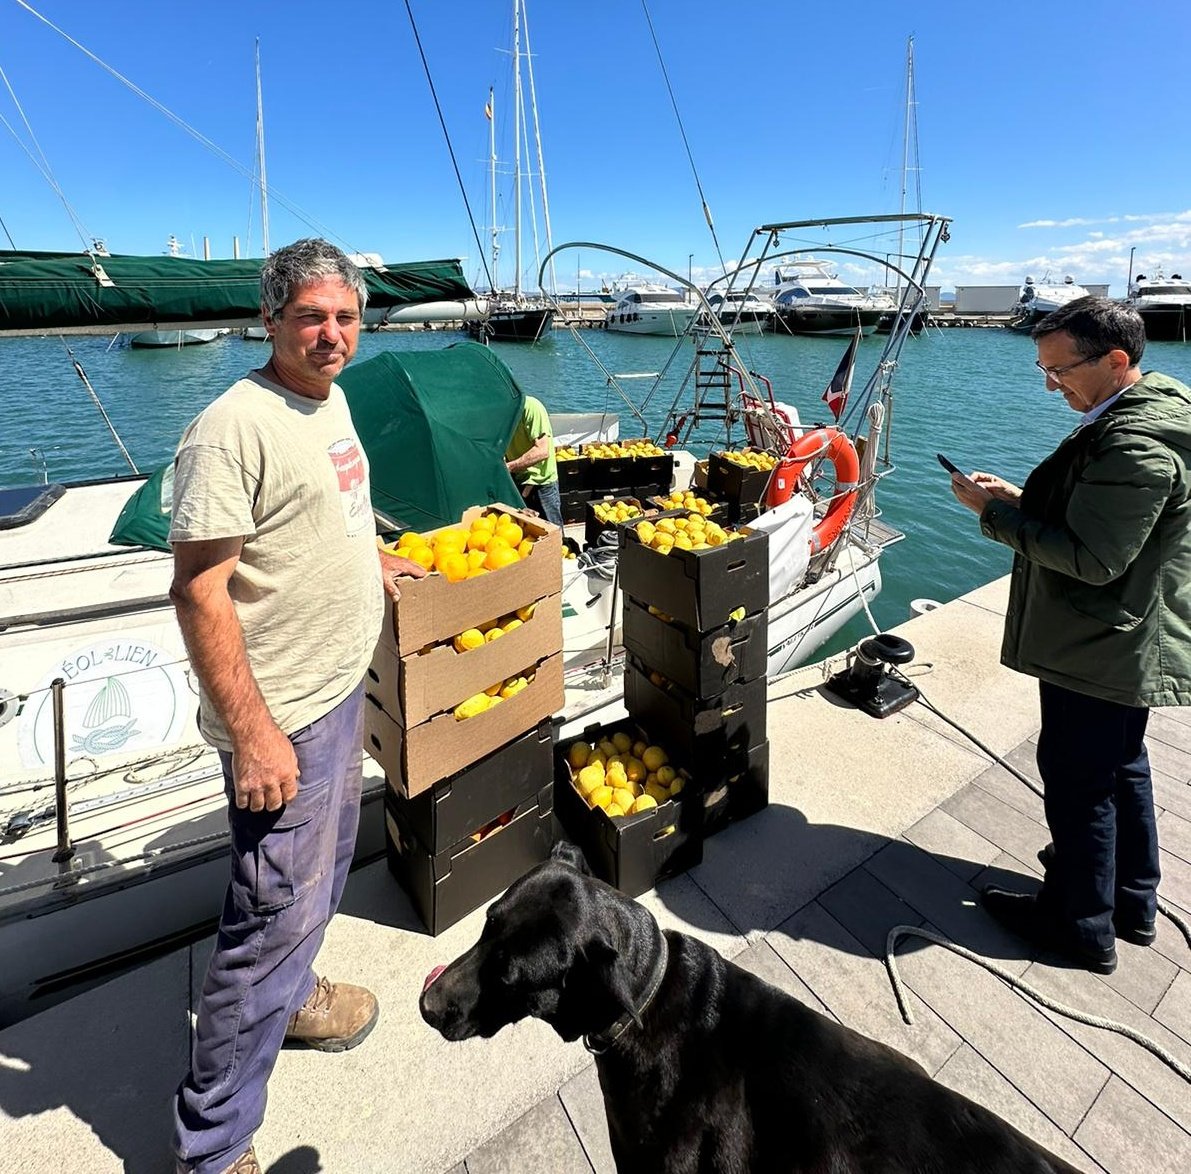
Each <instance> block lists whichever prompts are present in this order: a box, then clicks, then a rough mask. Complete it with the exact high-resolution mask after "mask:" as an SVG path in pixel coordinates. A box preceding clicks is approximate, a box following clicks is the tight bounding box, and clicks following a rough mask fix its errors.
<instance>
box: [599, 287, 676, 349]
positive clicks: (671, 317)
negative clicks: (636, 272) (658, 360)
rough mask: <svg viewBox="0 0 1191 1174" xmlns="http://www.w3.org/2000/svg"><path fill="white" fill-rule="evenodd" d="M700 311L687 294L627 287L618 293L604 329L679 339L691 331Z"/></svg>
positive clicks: (663, 289) (652, 288) (665, 288)
mask: <svg viewBox="0 0 1191 1174" xmlns="http://www.w3.org/2000/svg"><path fill="white" fill-rule="evenodd" d="M697 313H698V307H697V306H695V305H694V304H693V303H691V302H688V301H687V300H686V297H685V295H684V294H682V293H681V292H680V291H678V290H676V289H670V288H669V287H668V286H664V285H656V284H654V283H652V282H641V283H640V284H635V285H626V286H625V287H624V288H623V289H621V290H619V291H618V293H617V298H616V302H615V303H614V304H613V306H612V308H611V309H610V310H609V311H608V314H607V317H606V318H605V319H604V325H605V326H606V327H607V328H608V329H609V330H615V331H618V332H620V333H621V334H661V335H664V336H665V337H667V338H679V337H681V336H682V335H683V334H685V333H686V332H687V330H688V329H689V328H690V325H691V320H692V319H693V318H694V317H695V315H696V314H697Z"/></svg>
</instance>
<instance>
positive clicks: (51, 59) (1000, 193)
mask: <svg viewBox="0 0 1191 1174" xmlns="http://www.w3.org/2000/svg"><path fill="white" fill-rule="evenodd" d="M28 2H29V4H30V5H31V7H33V8H34V9H36V10H37V11H38V12H40V13H41V14H42V15H43V16H45V17H46V18H47V19H49V20H50V21H53V22H54V23H55V24H57V25H58V26H59V27H60V28H61V29H62V30H64V31H65V32H66V33H68V34H69V35H70V36H71V37H73V38H74V39H75V40H77V41H78V42H80V43H81V44H82V45H84V46H85V47H86V48H87V49H89V50H90V51H91V52H92V53H94V54H95V55H96V56H97V57H99V58H100V59H102V61H103V62H105V63H106V64H107V65H108V66H110V67H111V68H113V69H115V70H117V71H118V72H120V73H122V74H123V75H125V77H127V78H128V79H129V80H131V81H132V82H134V83H135V84H136V85H137V86H139V87H140V88H141V89H142V90H144V91H145V92H146V93H148V94H149V95H151V96H152V97H153V98H155V99H156V100H157V101H158V102H160V103H161V104H162V105H163V106H165V107H166V108H168V109H169V110H170V111H171V112H173V114H175V115H176V116H177V117H178V118H179V119H181V120H183V121H184V122H186V123H188V124H190V126H192V127H194V128H195V129H196V130H198V131H200V132H201V133H202V134H203V135H205V136H206V137H207V138H208V139H210V140H211V141H213V142H214V143H216V144H218V146H219V147H220V148H222V149H223V150H224V151H226V152H227V153H228V155H230V156H232V157H233V158H235V159H236V160H238V161H239V163H240V164H241V165H242V167H243V168H244V169H246V170H247V171H248V172H251V170H252V168H253V162H254V150H255V146H254V142H255V139H254V136H255V103H256V97H255V79H254V74H253V44H254V38H255V37H257V36H259V37H260V41H261V60H262V74H263V92H264V110H265V135H266V160H267V170H268V178H269V185H270V188H271V189H272V191H273V193H274V195H275V197H276V198H275V199H274V200H273V201H271V204H270V228H271V231H270V236H271V243H272V244H273V246H274V247H276V246H277V245H278V244H282V243H285V242H286V241H288V240H292V239H294V238H296V237H299V236H306V235H311V234H313V233H326V234H329V235H333V239H336V240H337V241H338V243H340V244H342V245H344V246H347V247H350V248H352V249H355V250H367V251H373V252H378V253H380V254H382V255H383V256H384V257H385V259H386V260H391V261H400V260H415V259H429V258H437V257H462V258H464V267H465V272H466V273H467V275H468V277H469V278H471V279H473V280H474V279H475V278H476V277H477V275H478V273H479V264H478V259H477V253H478V250H477V246H476V244H475V241H474V239H473V237H472V233H471V228H470V226H469V224H468V220H467V216H466V213H465V210H464V204H463V198H462V196H461V195H460V192H459V188H458V186H457V184H456V181H455V178H454V174H453V171H452V167H451V162H450V158H449V155H448V152H447V148H446V146H445V143H444V139H443V135H442V131H441V129H440V127H439V124H438V120H437V116H436V113H435V109H434V104H433V101H432V99H431V95H430V91H429V88H428V85H427V81H426V78H425V75H424V73H423V70H422V65H421V62H420V60H419V57H418V53H417V48H416V45H415V42H414V37H413V33H412V31H411V28H410V24H409V20H408V17H407V15H406V10H405V4H404V2H403V0H386V2H385V3H383V4H379V3H369V2H367V0H365V2H364V3H356V4H342V5H338V6H335V5H328V4H327V3H326V2H325V0H322V2H320V3H309V2H307V0H288V2H286V3H280V2H275V0H239V2H237V3H230V2H227V0H207V2H206V3H204V4H203V5H195V4H193V3H186V4H182V3H177V2H176V0H28ZM411 4H412V8H413V12H414V16H415V19H416V21H417V26H418V31H419V33H420V36H421V40H422V46H423V48H424V50H425V52H426V55H427V58H428V60H429V64H430V68H431V71H432V73H433V76H434V82H435V86H436V88H437V92H438V97H439V101H440V102H441V104H442V108H443V113H444V116H445V118H446V121H447V126H448V129H449V131H450V134H451V139H452V142H453V145H454V148H455V152H456V155H457V158H458V162H459V167H460V170H461V172H462V175H463V179H464V182H465V186H466V190H467V194H468V198H469V199H470V201H471V204H472V209H473V212H474V214H475V218H476V222H477V225H478V226H479V227H480V230H481V234H482V236H483V234H484V226H486V225H488V224H490V223H491V213H490V212H489V210H488V181H487V178H486V174H485V172H486V166H487V164H486V160H487V156H488V129H487V122H486V120H485V118H484V113H483V111H484V104H485V101H486V99H487V95H488V89H489V86H494V87H495V89H496V95H497V118H496V127H497V131H498V134H499V135H500V136H501V139H502V140H503V141H501V142H500V143H498V153H499V154H500V155H501V156H502V158H505V159H509V158H511V155H512V147H511V105H510V102H509V100H508V99H509V92H510V85H511V81H510V79H511V63H510V56H509V52H508V50H509V48H510V45H511V25H512V20H511V9H512V3H511V0H450V2H447V0H411ZM527 6H528V15H529V26H530V40H531V45H532V49H533V52H534V71H535V82H536V89H537V99H538V108H539V115H540V119H541V125H542V139H543V144H542V145H543V154H544V159H545V167H546V175H547V179H548V183H549V198H550V211H551V219H552V229H553V238H554V241H555V243H556V244H557V243H561V242H563V241H567V240H587V241H597V242H604V243H609V244H614V245H617V246H619V247H622V248H625V249H628V250H630V251H632V252H636V253H640V254H643V255H644V256H647V257H650V258H652V259H655V260H657V261H659V262H661V263H662V264H665V265H667V266H669V267H670V268H672V269H674V270H676V271H678V272H685V271H686V269H687V266H688V260H689V262H690V264H691V266H692V268H693V271H694V275H695V277H696V278H699V277H700V276H703V277H705V278H709V277H711V276H714V274H715V273H716V272H718V268H717V257H716V251H715V248H714V246H713V244H712V241H711V238H710V234H709V232H708V229H707V227H706V225H705V223H704V220H703V216H702V213H701V210H700V204H699V196H698V191H697V189H696V186H695V181H694V178H693V176H692V172H691V167H690V164H689V163H688V161H687V157H686V152H685V149H684V146H683V142H682V138H681V135H680V132H679V129H678V125H677V122H676V120H675V115H674V112H673V110H672V109H671V106H670V100H669V96H668V94H667V92H666V85H665V80H664V78H663V75H662V72H661V68H660V66H659V64H658V60H657V57H656V55H655V52H654V48H653V44H652V41H651V39H650V32H649V27H648V24H647V23H646V18H645V15H644V12H643V9H642V5H641V3H640V0H600V2H599V3H590V2H585V3H578V2H576V0H527ZM649 13H650V15H651V17H652V20H653V25H654V29H655V31H656V34H657V37H658V40H659V43H660V46H661V51H662V57H663V60H664V63H665V66H666V69H667V71H668V73H669V78H670V83H671V85H672V86H673V88H674V93H675V97H676V100H677V104H678V109H679V113H680V114H681V116H682V119H683V122H684V125H685V129H686V134H687V137H688V140H689V143H690V148H691V151H692V153H693V155H694V160H695V164H696V166H697V168H698V173H699V178H700V180H701V181H702V185H703V190H704V193H705V195H706V197H707V201H708V204H709V206H710V208H711V211H712V215H713V217H714V221H715V226H716V230H717V233H718V236H719V240H720V244H721V246H722V249H723V252H724V253H725V255H727V256H729V257H733V258H734V257H736V256H738V255H739V254H740V252H741V250H742V248H743V246H744V243H745V239H746V237H747V235H748V233H749V232H750V231H751V229H752V228H753V227H755V226H756V225H757V224H760V223H765V222H769V221H777V220H787V219H801V218H808V217H815V216H839V215H852V214H861V213H870V212H896V211H897V209H898V205H899V202H900V198H901V197H900V191H901V186H902V171H901V161H902V126H903V115H904V105H903V95H904V85H905V46H906V39H907V37H908V36H910V35H913V36H914V38H915V72H916V88H917V99H918V106H917V116H918V144H919V159H920V165H921V171H920V180H921V188H922V203H923V206H924V207H925V208H926V209H928V210H930V211H935V212H940V213H945V214H947V215H950V216H952V217H954V227H953V230H952V239H951V242H950V243H949V244H948V245H946V246H944V247H943V249H942V250H941V252H940V254H939V257H938V261H937V264H936V269H935V277H934V281H935V282H936V283H941V284H942V285H943V286H944V288H952V287H954V285H955V284H957V283H959V284H977V285H984V284H1016V283H1018V282H1020V281H1021V279H1022V277H1023V276H1024V275H1025V274H1027V273H1031V274H1033V275H1035V276H1036V277H1038V278H1041V277H1042V276H1043V275H1044V274H1045V273H1047V272H1048V271H1049V272H1050V274H1051V275H1052V276H1054V277H1060V276H1062V275H1065V274H1068V273H1070V274H1072V275H1073V276H1074V277H1075V279H1076V280H1077V281H1080V282H1084V283H1090V282H1108V283H1111V285H1112V292H1113V293H1114V294H1121V293H1123V292H1124V283H1125V278H1126V275H1127V272H1128V266H1129V253H1130V249H1131V248H1133V249H1135V262H1134V271H1135V272H1137V271H1141V272H1147V271H1149V272H1152V271H1153V269H1154V268H1155V267H1156V266H1162V267H1163V268H1164V269H1165V271H1166V273H1167V274H1168V275H1169V273H1170V272H1172V271H1175V270H1177V271H1180V272H1182V273H1184V275H1186V274H1188V272H1191V149H1189V145H1191V144H1189V140H1191V135H1189V133H1188V128H1187V121H1186V119H1187V101H1186V76H1187V71H1186V63H1187V61H1188V60H1191V7H1188V6H1187V5H1184V4H1178V3H1173V2H1172V0H1160V2H1159V0H1138V2H1135V3H1133V4H1132V5H1130V6H1128V7H1125V6H1122V5H1121V4H1119V3H1110V2H1108V0H1081V2H1079V3H1072V2H1067V0H1053V2H1051V3H1046V4H1042V3H1037V2H1032V3H1022V2H1019V0H1001V2H1000V3H998V4H994V5H984V4H979V5H977V4H971V3H965V2H964V0H949V2H948V3H945V4H936V3H933V2H930V0H918V2H915V3H913V4H906V3H901V4H899V3H892V2H889V0H885V2H884V3H874V2H871V0H854V2H853V3H851V4H849V5H843V6H840V5H803V4H794V3H792V2H790V0H777V2H775V0H770V2H769V3H754V2H753V0H735V2H734V3H733V4H730V5H729V4H725V3H724V2H723V0H715V2H712V0H649ZM0 69H2V70H3V72H4V78H5V79H7V85H5V84H4V81H3V80H2V79H0V116H2V117H3V120H4V123H3V124H0V176H2V177H3V181H2V182H0V220H3V223H4V226H5V228H6V229H7V233H8V235H9V236H11V239H12V241H13V243H14V244H15V245H16V246H17V247H19V248H29V249H33V248H44V249H74V248H78V247H80V237H79V233H78V232H77V231H76V230H75V227H74V225H73V223H72V221H71V218H70V217H69V216H68V214H67V213H66V211H65V210H64V208H63V206H62V204H61V202H60V201H59V199H58V197H57V196H56V195H55V194H54V192H53V190H52V189H51V187H50V184H49V183H48V182H47V180H46V179H45V178H43V176H42V175H41V174H40V173H39V171H38V170H37V168H36V167H35V166H34V164H33V162H32V161H31V160H30V158H29V155H28V154H27V150H28V151H35V150H36V148H35V147H34V146H33V142H32V139H31V138H30V133H29V131H28V130H26V128H25V126H24V119H27V120H28V123H29V127H30V128H31V130H32V134H33V135H34V136H35V137H36V141H37V143H38V144H39V145H40V149H41V150H42V151H44V153H45V156H46V158H47V159H48V161H49V166H50V168H51V169H52V172H53V175H54V178H55V179H56V181H57V183H58V185H59V186H60V187H61V189H62V191H63V193H64V194H65V196H66V198H67V199H68V200H69V202H70V204H71V206H72V207H73V208H74V210H75V213H76V215H77V217H78V218H79V220H80V222H81V224H82V226H83V229H84V231H85V232H86V233H88V234H91V235H95V236H99V237H102V238H104V239H105V240H106V241H107V243H108V247H109V248H110V249H111V250H112V251H113V252H126V253H160V252H162V251H163V249H164V246H165V241H166V239H167V237H168V236H169V235H170V234H171V233H173V234H175V235H176V236H177V237H178V238H179V239H180V240H181V241H182V242H183V243H184V244H185V245H186V246H187V248H188V250H189V249H190V248H191V247H192V246H193V248H194V249H195V250H196V251H198V250H201V242H202V238H203V236H204V235H205V236H207V237H209V238H210V240H211V248H212V254H213V255H214V256H230V255H231V249H232V238H233V237H234V236H239V238H240V243H241V249H242V250H243V251H244V252H245V253H251V254H259V252H260V247H261V240H260V212H259V206H258V204H257V198H256V197H255V196H254V194H253V189H252V186H251V183H250V180H249V179H248V178H247V177H246V176H245V175H244V174H241V173H240V172H238V171H237V170H235V169H234V168H233V167H232V166H229V165H228V164H227V163H226V162H224V161H222V160H221V159H220V158H218V157H217V156H216V155H215V154H214V153H212V152H211V151H209V150H208V149H207V148H206V147H204V146H203V145H201V144H200V143H199V142H197V141H196V140H195V139H193V138H192V137H190V136H189V135H188V134H187V133H186V132H185V131H184V130H182V129H180V128H179V127H178V126H177V125H175V124H174V123H173V122H171V121H170V120H169V119H168V118H167V117H166V116H165V115H163V114H162V113H160V112H159V111H158V110H156V109H154V108H153V107H152V106H150V105H149V104H148V103H147V102H146V101H144V100H143V99H142V98H140V97H137V96H136V95H135V94H134V93H133V92H132V91H131V90H129V89H128V88H126V87H125V86H124V85H123V84H121V83H120V82H119V81H118V80H117V79H115V78H114V77H112V76H111V75H110V74H109V73H107V72H106V71H105V70H104V69H103V68H102V67H101V66H99V65H97V64H96V63H95V62H94V61H93V60H91V59H89V58H88V57H87V56H86V55H84V53H83V52H81V51H80V50H79V49H78V48H76V47H74V46H73V45H71V44H69V43H68V42H67V41H66V40H64V39H63V38H62V37H61V36H60V35H59V34H58V33H56V32H54V31H53V30H52V29H51V28H49V27H47V25H45V24H44V23H42V22H41V21H40V20H38V19H37V18H36V17H35V16H33V15H31V14H30V12H29V11H28V10H27V9H26V8H24V7H22V6H21V5H20V4H19V3H17V0H0ZM10 87H11V92H10V91H9V88H10ZM14 95H15V101H14ZM17 103H19V106H18V105H17ZM5 124H6V125H5ZM10 128H11V129H10ZM14 131H15V132H16V135H15V136H14V133H13V132H14ZM18 139H19V141H18ZM499 186H500V188H501V204H502V206H501V209H500V211H499V212H498V215H497V220H498V223H502V224H506V223H507V224H511V222H512V212H511V210H510V208H509V197H508V195H507V194H506V189H508V187H509V186H510V185H509V180H508V179H507V177H505V176H502V178H501V180H500V184H499ZM908 199H909V203H910V206H912V204H913V200H914V196H913V177H911V178H910V196H909V197H908ZM290 208H298V209H301V211H302V213H303V215H304V216H305V217H306V220H305V221H304V220H303V219H302V218H300V217H299V216H296V215H295V214H294V213H293V212H292V211H290V210H289V209H290ZM539 210H540V206H539ZM527 217H528V214H527ZM539 235H541V229H539ZM511 236H512V234H511V233H510V234H508V237H507V239H504V242H503V246H502V248H503V251H502V264H503V271H502V277H503V278H504V279H506V280H507V278H508V277H509V271H508V258H511V257H512V255H513V251H514V250H513V242H512V239H511ZM484 239H486V237H484ZM0 240H2V241H3V247H7V246H8V241H7V239H4V234H3V233H0ZM691 254H693V258H692V257H691ZM532 256H533V244H532V234H531V233H530V230H529V227H528V218H527V220H526V228H525V237H524V243H523V262H524V266H525V269H526V270H530V269H532V268H533V263H532ZM561 266H562V270H563V271H565V276H563V275H561V274H560V282H561V283H563V284H564V285H568V286H573V284H574V278H575V274H576V271H577V269H579V268H581V269H582V270H583V272H584V274H585V276H584V278H583V283H584V285H585V286H587V287H591V286H594V285H596V284H598V283H599V281H600V280H601V279H604V278H607V277H609V276H612V275H615V274H617V273H619V272H621V271H623V270H624V269H625V268H626V267H627V266H626V265H625V264H624V263H623V262H621V261H618V260H617V259H616V258H613V257H607V256H603V255H600V254H596V253H594V252H590V251H589V252H584V253H580V254H579V255H578V257H576V256H575V255H574V254H570V255H569V256H568V257H567V258H566V259H564V260H563V261H562V262H561ZM855 276H857V277H858V278H863V277H864V275H863V274H856V275H855ZM871 279H875V278H871ZM481 282H482V278H481Z"/></svg>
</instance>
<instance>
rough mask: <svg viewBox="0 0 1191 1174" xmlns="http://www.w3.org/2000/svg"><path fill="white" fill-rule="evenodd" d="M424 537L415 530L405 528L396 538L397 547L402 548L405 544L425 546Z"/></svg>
mask: <svg viewBox="0 0 1191 1174" xmlns="http://www.w3.org/2000/svg"><path fill="white" fill-rule="evenodd" d="M425 545H426V539H425V538H423V537H422V536H421V534H419V533H418V532H417V531H416V530H406V531H405V533H404V534H402V535H401V537H400V538H398V539H397V549H398V550H404V549H405V548H406V547H407V546H425Z"/></svg>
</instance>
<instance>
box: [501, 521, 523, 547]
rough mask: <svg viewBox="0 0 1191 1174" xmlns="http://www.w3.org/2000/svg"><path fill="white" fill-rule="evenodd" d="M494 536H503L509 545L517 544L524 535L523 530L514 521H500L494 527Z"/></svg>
mask: <svg viewBox="0 0 1191 1174" xmlns="http://www.w3.org/2000/svg"><path fill="white" fill-rule="evenodd" d="M496 537H497V538H503V539H504V540H505V541H506V542H507V543H508V544H509V545H510V546H518V545H520V542H521V539H522V538H524V537H525V531H524V530H522V529H521V527H520V526H518V525H517V523H516V522H512V521H510V522H507V523H506V522H501V523H500V525H498V526H497V527H496Z"/></svg>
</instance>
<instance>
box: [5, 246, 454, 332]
mask: <svg viewBox="0 0 1191 1174" xmlns="http://www.w3.org/2000/svg"><path fill="white" fill-rule="evenodd" d="M263 264H264V262H263V260H261V259H260V258H256V259H255V260H246V261H197V260H195V259H193V258H191V257H134V256H122V255H119V254H117V255H113V256H106V255H93V254H91V253H76V254H70V253H42V254H36V253H19V252H7V251H0V332H3V333H29V332H33V331H38V332H40V331H55V330H96V329H100V330H102V329H110V330H123V329H129V328H143V327H158V326H162V325H165V324H171V325H175V326H177V325H179V324H183V323H186V324H190V325H205V326H241V325H249V324H252V323H256V322H259V321H260V276H261V266H262V265H263ZM360 272H361V273H363V275H364V281H365V282H366V284H367V286H368V305H369V308H370V309H381V310H385V309H392V308H395V307H401V306H412V305H418V304H421V303H424V302H441V301H464V300H467V299H469V298H474V297H475V294H474V293H472V291H471V288H470V287H469V286H468V284H467V282H466V281H465V280H464V279H463V270H462V268H461V267H460V264H459V262H458V261H411V262H407V263H402V264H394V265H362V266H361V267H360Z"/></svg>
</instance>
